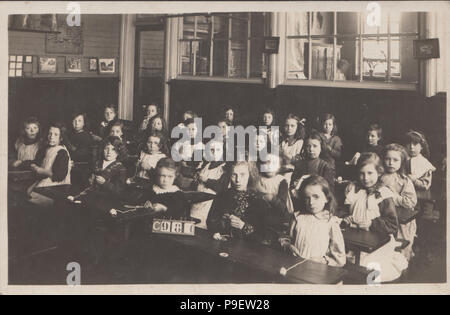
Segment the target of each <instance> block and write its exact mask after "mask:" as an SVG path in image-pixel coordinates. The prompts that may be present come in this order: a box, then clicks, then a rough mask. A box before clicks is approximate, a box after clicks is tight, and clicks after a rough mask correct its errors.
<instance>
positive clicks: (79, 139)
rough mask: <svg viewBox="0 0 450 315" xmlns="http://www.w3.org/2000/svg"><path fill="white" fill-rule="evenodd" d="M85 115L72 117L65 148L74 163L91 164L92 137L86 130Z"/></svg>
mask: <svg viewBox="0 0 450 315" xmlns="http://www.w3.org/2000/svg"><path fill="white" fill-rule="evenodd" d="M86 121H87V120H86V114H85V113H81V112H76V113H74V114H73V115H72V128H71V130H70V132H69V133H68V136H67V140H68V141H67V148H68V149H69V152H70V156H71V158H72V160H73V161H74V162H92V145H93V139H92V135H91V134H90V133H89V131H88V130H86Z"/></svg>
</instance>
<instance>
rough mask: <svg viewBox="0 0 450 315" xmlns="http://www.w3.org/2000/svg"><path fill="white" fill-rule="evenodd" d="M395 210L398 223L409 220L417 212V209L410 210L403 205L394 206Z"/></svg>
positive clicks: (404, 222) (415, 215) (414, 216)
mask: <svg viewBox="0 0 450 315" xmlns="http://www.w3.org/2000/svg"><path fill="white" fill-rule="evenodd" d="M395 210H396V211H397V217H398V223H400V224H407V223H409V222H411V221H412V220H414V219H415V218H416V217H417V215H418V214H419V211H416V210H410V209H406V208H403V207H395Z"/></svg>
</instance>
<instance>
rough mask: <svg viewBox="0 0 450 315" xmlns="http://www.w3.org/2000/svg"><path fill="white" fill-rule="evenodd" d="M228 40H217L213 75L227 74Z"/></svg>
mask: <svg viewBox="0 0 450 315" xmlns="http://www.w3.org/2000/svg"><path fill="white" fill-rule="evenodd" d="M227 47H228V41H225V40H215V41H214V49H213V75H214V76H220V77H223V76H226V73H227V64H228V48H227Z"/></svg>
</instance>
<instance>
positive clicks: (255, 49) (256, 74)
mask: <svg viewBox="0 0 450 315" xmlns="http://www.w3.org/2000/svg"><path fill="white" fill-rule="evenodd" d="M263 45H264V42H263V40H262V39H252V41H251V43H250V77H252V78H260V77H261V75H262V62H263V54H262V49H263Z"/></svg>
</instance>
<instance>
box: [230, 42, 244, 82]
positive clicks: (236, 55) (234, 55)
mask: <svg viewBox="0 0 450 315" xmlns="http://www.w3.org/2000/svg"><path fill="white" fill-rule="evenodd" d="M230 77H247V42H246V41H245V42H232V43H231V62H230Z"/></svg>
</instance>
